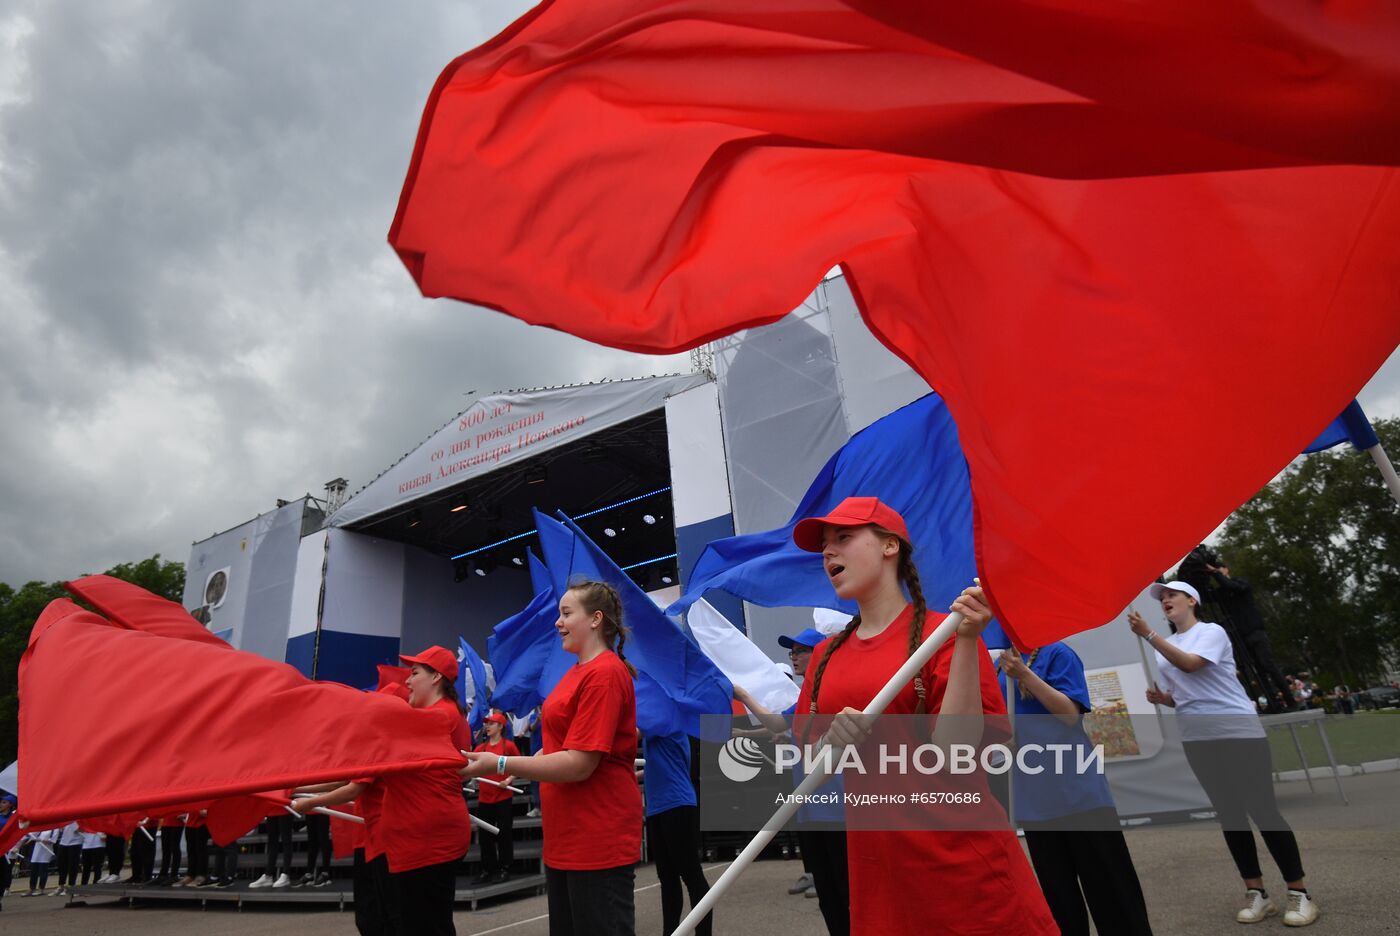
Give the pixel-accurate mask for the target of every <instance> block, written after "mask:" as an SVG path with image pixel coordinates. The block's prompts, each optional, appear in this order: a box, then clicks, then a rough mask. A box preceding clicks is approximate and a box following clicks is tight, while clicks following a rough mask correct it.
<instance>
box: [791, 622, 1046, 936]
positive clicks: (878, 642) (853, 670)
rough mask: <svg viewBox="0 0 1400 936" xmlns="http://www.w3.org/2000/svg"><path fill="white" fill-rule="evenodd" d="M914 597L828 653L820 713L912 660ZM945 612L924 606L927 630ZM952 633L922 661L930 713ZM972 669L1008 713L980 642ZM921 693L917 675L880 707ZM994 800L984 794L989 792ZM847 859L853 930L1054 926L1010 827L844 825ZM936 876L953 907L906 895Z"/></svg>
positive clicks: (815, 660)
mask: <svg viewBox="0 0 1400 936" xmlns="http://www.w3.org/2000/svg"><path fill="white" fill-rule="evenodd" d="M913 613H914V609H913V606H906V607H905V609H904V611H903V612H902V613H901V614H900V615H899V617H897V618H895V619H894V621H893V622H892V623H891V624H890V626H889V627H887V628H885V629H884V630H883V631H881V632H880V633H879V634H877V635H876V636H874V637H871V638H870V639H869V640H862V639H861V638H859V637H857V636H856V635H854V634H852V635H851V636H850V637H848V638H847V639H846V641H845V642H844V643H843V644H842V645H841V648H840V649H839V650H837V651H836V653H835V655H833V656H832V658H831V662H830V663H828V664H827V667H826V671H825V672H824V673H823V674H822V685H821V693H820V695H819V696H818V698H817V705H818V709H817V710H818V712H819V713H820V714H826V715H834V714H835V713H837V712H839V711H841V710H842V709H843V708H845V707H847V706H850V707H851V708H856V709H863V708H865V707H866V706H867V705H869V704H870V700H871V699H873V698H875V694H876V693H877V692H879V691H880V690H881V689H882V688H884V685H885V683H886V682H888V681H889V678H890V677H891V676H893V675H894V674H895V671H896V670H898V669H899V668H900V667H901V666H903V665H904V661H905V660H907V659H909V622H910V618H911V617H912V615H913ZM941 619H942V616H941V615H933V614H930V615H929V616H928V618H927V619H926V620H925V621H924V636H927V635H928V634H929V632H930V631H932V630H933V628H934V627H936V626H937V625H938V623H939V621H940V620H941ZM832 642H833V641H832V639H827V640H824V641H822V643H820V644H819V645H818V646H817V648H816V650H814V651H813V653H812V661H811V663H810V664H808V667H807V678H806V679H805V680H804V681H803V684H802V691H801V693H800V694H799V696H798V699H797V713H798V722H799V723H798V724H797V725H796V726H795V727H797V728H798V730H799V731H800V730H801V726H800V719H801V715H804V714H806V713H807V712H809V711H810V710H811V702H812V697H811V686H812V679H813V678H814V677H815V675H816V672H817V666H818V665H819V663H820V662H821V660H822V659H823V658H824V657H825V656H826V654H827V653H828V652H829V651H830V649H831V645H832ZM953 646H954V641H953V640H952V639H951V638H950V639H949V640H948V641H947V642H946V643H944V644H943V646H942V647H940V648H939V649H938V652H937V653H935V654H934V656H933V659H932V660H930V661H929V663H928V665H926V666H925V667H924V668H923V670H922V675H923V679H924V689H925V692H926V693H927V696H928V698H927V701H926V702H925V710H926V711H928V712H930V713H936V712H937V711H938V710H939V709H940V708H941V707H942V704H943V694H944V692H945V691H947V688H948V674H949V671H950V667H951V665H952V662H953ZM977 658H978V663H977V668H978V675H979V687H980V689H981V695H982V711H983V712H985V713H988V714H992V713H1000V714H1004V713H1005V712H1006V703H1005V700H1004V699H1003V698H1002V696H1001V689H1000V687H999V686H998V685H997V679H996V672H995V670H994V669H993V668H992V661H991V657H990V655H989V654H988V653H987V648H986V646H985V645H984V644H983V643H982V641H981V640H978V641H977ZM917 702H918V696H917V694H916V693H915V692H914V686H913V683H910V684H909V685H907V686H905V687H903V688H902V689H901V690H900V691H899V694H898V695H896V696H895V698H894V701H893V702H891V703H890V706H889V708H887V709H885V712H886V713H887V714H890V715H910V714H913V712H914V706H915V704H916V703H917ZM988 799H990V794H988ZM846 863H847V867H848V869H849V872H850V894H851V932H852V933H853V934H857V936H876V934H879V936H885V934H888V933H914V932H925V931H927V932H938V933H944V934H973V933H977V934H984V933H985V934H989V933H1018V934H1035V936H1039V934H1046V936H1051V934H1058V933H1059V931H1060V930H1059V927H1057V926H1056V925H1055V919H1054V917H1052V916H1051V915H1050V908H1049V907H1048V906H1046V903H1045V898H1044V896H1043V895H1042V893H1041V890H1040V884H1039V883H1038V882H1037V880H1036V877H1035V873H1034V872H1033V871H1032V870H1031V866H1030V862H1029V861H1027V860H1026V856H1025V853H1024V852H1023V851H1022V850H1021V845H1020V843H1019V842H1018V841H1017V839H1016V834H1015V833H1014V832H1012V831H1011V830H1010V829H1006V830H1004V831H1003V830H998V831H946V832H943V831H925V830H917V831H915V830H910V831H855V830H851V831H848V832H847V833H846ZM916 880H927V881H932V882H936V883H937V887H938V891H939V893H941V894H945V895H949V896H950V897H952V898H953V899H954V900H955V902H956V907H953V906H952V905H948V906H947V907H945V908H944V910H945V911H946V912H940V913H938V914H937V915H936V916H935V917H930V915H929V908H928V906H927V905H926V904H924V903H923V902H922V901H918V900H912V899H910V882H911V881H916Z"/></svg>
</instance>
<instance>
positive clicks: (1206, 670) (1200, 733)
mask: <svg viewBox="0 0 1400 936" xmlns="http://www.w3.org/2000/svg"><path fill="white" fill-rule="evenodd" d="M1161 639H1164V640H1166V641H1167V642H1168V643H1170V644H1172V645H1173V646H1175V647H1177V648H1178V649H1180V650H1183V651H1185V652H1186V653H1192V654H1195V655H1196V656H1198V657H1202V658H1203V659H1204V660H1205V661H1206V665H1205V666H1202V667H1201V668H1200V669H1198V670H1196V671H1195V672H1194V673H1188V672H1186V671H1184V670H1180V669H1177V668H1176V666H1174V665H1173V664H1172V663H1170V662H1168V661H1167V658H1166V657H1164V656H1162V654H1160V653H1158V654H1157V672H1158V674H1159V675H1160V676H1161V680H1162V685H1161V687H1160V688H1162V689H1164V690H1166V691H1167V692H1170V693H1171V694H1172V698H1173V699H1175V700H1176V714H1177V715H1181V716H1187V717H1183V718H1182V719H1181V721H1180V722H1179V723H1178V724H1180V726H1181V736H1182V738H1184V739H1185V740H1187V741H1204V740H1209V739H1212V738H1262V737H1264V726H1263V725H1262V724H1261V723H1260V721H1259V714H1258V711H1257V710H1256V709H1255V707H1254V703H1253V702H1251V701H1249V696H1248V695H1246V694H1245V691H1244V686H1242V685H1240V681H1239V679H1238V678H1237V677H1236V676H1235V651H1234V648H1233V647H1231V646H1230V636H1229V635H1228V634H1226V633H1225V628H1223V627H1221V626H1220V625H1219V624H1211V623H1210V622H1208V621H1200V622H1198V623H1196V624H1194V625H1192V626H1191V628H1190V629H1189V630H1186V631H1183V632H1181V633H1177V634H1169V635H1164V636H1163V637H1162V638H1161ZM1154 642H1155V641H1154ZM1203 716H1209V717H1203Z"/></svg>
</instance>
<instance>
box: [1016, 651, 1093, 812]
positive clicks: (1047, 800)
mask: <svg viewBox="0 0 1400 936" xmlns="http://www.w3.org/2000/svg"><path fill="white" fill-rule="evenodd" d="M1031 672H1032V673H1035V674H1036V675H1037V676H1039V677H1040V678H1041V679H1043V680H1045V682H1046V683H1048V684H1049V685H1050V686H1051V687H1053V688H1055V689H1058V690H1059V691H1060V692H1063V693H1064V694H1065V695H1067V696H1069V698H1070V699H1071V700H1072V701H1073V702H1074V703H1075V704H1076V705H1078V706H1079V711H1080V712H1081V713H1085V712H1088V711H1089V710H1090V704H1089V684H1088V683H1087V682H1086V681H1085V679H1084V664H1083V662H1081V661H1080V659H1079V655H1078V654H1077V653H1075V652H1074V651H1073V650H1071V649H1070V648H1069V647H1068V646H1066V645H1065V644H1062V643H1058V642H1057V643H1052V644H1046V645H1045V646H1044V647H1041V648H1040V652H1039V653H1037V654H1036V656H1035V662H1033V663H1032V664H1031ZM997 680H998V681H999V682H1000V683H1001V691H1002V694H1003V695H1005V694H1006V675H1005V674H1004V673H999V674H998V675H997ZM1016 714H1017V716H1021V715H1029V716H1033V717H1031V718H1026V719H1020V720H1018V721H1017V722H1016V743H1017V745H1018V746H1020V747H1025V746H1027V745H1030V744H1039V745H1042V746H1048V745H1050V744H1070V745H1073V746H1074V748H1075V750H1074V751H1073V752H1071V753H1067V754H1066V755H1064V761H1063V762H1064V764H1065V765H1066V770H1065V771H1064V772H1062V773H1058V774H1057V773H1056V772H1055V771H1054V770H1052V769H1050V768H1051V766H1052V765H1053V763H1054V760H1053V755H1049V756H1045V755H1042V756H1038V757H1029V756H1028V763H1030V764H1031V765H1032V766H1034V765H1042V766H1044V767H1045V770H1044V772H1042V773H1039V774H1034V773H1021V772H1020V771H1019V770H1018V771H1017V772H1016V780H1015V787H1014V789H1015V802H1014V804H1013V805H1014V809H1015V818H1016V819H1018V820H1022V821H1026V822H1039V821H1044V820H1047V819H1059V818H1063V817H1064V816H1071V815H1074V814H1075V813H1080V812H1087V811H1088V810H1091V809H1098V808H1100V807H1104V806H1108V807H1113V805H1114V803H1113V794H1112V793H1111V792H1110V791H1109V788H1108V778H1107V777H1106V776H1104V775H1103V774H1100V773H1098V772H1096V771H1090V772H1087V773H1084V774H1079V773H1077V772H1075V770H1074V765H1076V764H1077V763H1078V762H1079V756H1080V753H1081V752H1082V751H1084V750H1085V749H1087V748H1088V747H1089V738H1088V736H1087V735H1085V734H1084V729H1083V727H1081V725H1080V724H1078V723H1076V724H1073V725H1066V724H1065V723H1064V722H1062V721H1060V720H1059V719H1058V718H1056V717H1055V716H1054V715H1052V714H1051V713H1050V710H1049V709H1047V708H1046V707H1045V706H1044V705H1042V704H1041V703H1040V700H1039V699H1037V698H1036V697H1035V696H1033V695H1029V694H1028V695H1027V697H1026V698H1022V697H1021V693H1020V687H1019V686H1017V692H1016Z"/></svg>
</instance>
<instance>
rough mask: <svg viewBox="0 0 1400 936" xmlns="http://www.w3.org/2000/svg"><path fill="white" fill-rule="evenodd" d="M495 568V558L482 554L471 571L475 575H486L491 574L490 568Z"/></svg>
mask: <svg viewBox="0 0 1400 936" xmlns="http://www.w3.org/2000/svg"><path fill="white" fill-rule="evenodd" d="M494 568H496V560H495V559H492V558H491V557H489V556H482V557H481V558H480V559H478V560H476V568H475V569H473V570H472V571H473V572H475V573H476V574H477V575H480V576H486V575H490V574H491V570H492V569H494Z"/></svg>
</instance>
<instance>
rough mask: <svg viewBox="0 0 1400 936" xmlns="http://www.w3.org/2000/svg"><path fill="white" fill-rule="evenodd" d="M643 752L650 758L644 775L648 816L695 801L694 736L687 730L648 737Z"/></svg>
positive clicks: (688, 804)
mask: <svg viewBox="0 0 1400 936" xmlns="http://www.w3.org/2000/svg"><path fill="white" fill-rule="evenodd" d="M642 756H643V757H645V758H646V761H647V765H646V774H645V775H644V779H645V784H646V801H647V802H646V814H647V815H648V816H655V815H656V814H657V813H663V812H665V811H666V810H668V809H676V808H677V807H680V806H694V805H695V787H694V785H692V784H691V782H690V738H689V736H688V735H686V733H685V732H684V731H678V732H676V733H675V734H670V735H666V736H665V737H663V738H654V737H650V736H648V737H644V738H643V739H642Z"/></svg>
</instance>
